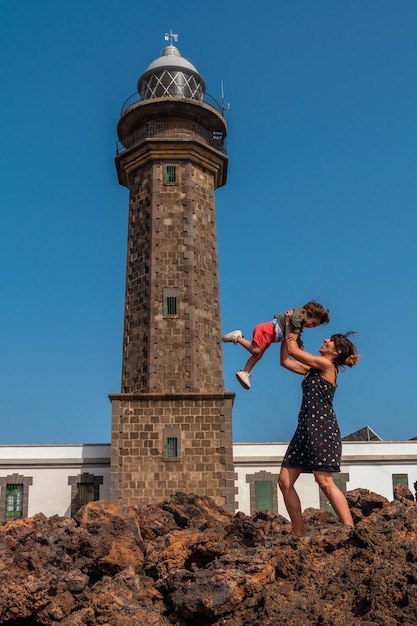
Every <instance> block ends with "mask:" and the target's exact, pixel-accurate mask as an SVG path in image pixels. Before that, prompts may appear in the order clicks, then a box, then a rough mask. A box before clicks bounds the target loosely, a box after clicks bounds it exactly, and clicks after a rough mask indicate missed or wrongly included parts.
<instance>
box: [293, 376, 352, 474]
mask: <svg viewBox="0 0 417 626" xmlns="http://www.w3.org/2000/svg"><path fill="white" fill-rule="evenodd" d="M301 386H302V390H303V399H302V403H301V409H300V413H299V415H298V426H297V430H296V431H295V433H294V436H293V438H292V439H291V441H290V444H289V446H288V449H287V452H286V454H285V457H284V461H283V463H282V465H283V467H301V468H302V469H303V472H313V471H324V472H339V471H340V459H341V456H342V440H341V437H340V430H339V425H338V423H337V419H336V415H335V412H334V409H333V396H334V393H335V391H336V387H335V386H334V385H332V384H331V383H329V381H327V380H325V379H324V378H323V377H322V375H321V373H320V371H319V370H317V369H311V370H310V371H309V372H308V374H307V375H306V376H305V378H304V380H303V382H302V385H301Z"/></svg>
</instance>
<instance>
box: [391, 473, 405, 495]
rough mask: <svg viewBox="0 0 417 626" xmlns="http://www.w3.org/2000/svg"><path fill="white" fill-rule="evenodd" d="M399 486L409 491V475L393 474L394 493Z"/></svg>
mask: <svg viewBox="0 0 417 626" xmlns="http://www.w3.org/2000/svg"><path fill="white" fill-rule="evenodd" d="M397 485H402V486H403V487H407V489H408V474H393V475H392V491H393V492H394V489H395V487H397Z"/></svg>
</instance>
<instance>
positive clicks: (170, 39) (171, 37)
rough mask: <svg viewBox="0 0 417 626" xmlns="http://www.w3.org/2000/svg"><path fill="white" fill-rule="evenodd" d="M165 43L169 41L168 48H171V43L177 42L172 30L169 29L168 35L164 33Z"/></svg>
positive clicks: (176, 36)
mask: <svg viewBox="0 0 417 626" xmlns="http://www.w3.org/2000/svg"><path fill="white" fill-rule="evenodd" d="M165 41H169V45H170V46H172V42H173V41H175V42H177V41H178V35H177V34H176V33H173V32H172V28H171V29H170V31H169V33H165Z"/></svg>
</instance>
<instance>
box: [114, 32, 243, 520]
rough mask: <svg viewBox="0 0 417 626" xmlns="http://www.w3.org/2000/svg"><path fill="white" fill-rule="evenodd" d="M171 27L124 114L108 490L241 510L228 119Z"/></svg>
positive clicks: (124, 499) (123, 497)
mask: <svg viewBox="0 0 417 626" xmlns="http://www.w3.org/2000/svg"><path fill="white" fill-rule="evenodd" d="M173 37H175V36H173V35H172V34H171V36H170V41H169V45H167V46H166V47H164V49H163V50H162V52H161V54H160V56H159V57H158V58H157V59H155V60H154V61H152V62H151V63H150V64H149V65H148V67H147V68H146V70H145V71H144V73H143V74H142V75H141V76H140V77H139V79H138V82H137V91H136V92H135V93H134V94H133V96H131V97H130V98H128V99H127V100H126V101H125V103H124V104H123V106H122V109H121V114H120V119H119V121H118V124H117V135H118V144H117V153H116V158H115V164H116V170H117V176H118V180H119V183H120V184H121V185H123V186H124V187H126V188H127V189H128V191H129V212H128V229H127V230H128V234H127V260H126V286H125V308H124V330H123V353H122V375H121V391H120V393H118V394H110V396H109V397H110V400H111V404H112V440H111V499H112V501H113V502H116V503H119V504H125V505H135V504H138V503H159V502H161V500H163V499H165V498H168V497H169V496H171V495H172V494H173V493H175V492H177V491H181V492H186V493H196V494H198V495H202V496H210V497H212V498H213V499H214V501H215V502H216V503H217V504H218V505H220V506H223V507H225V508H226V509H227V510H230V511H233V510H234V508H235V488H234V470H233V451H232V406H233V400H234V394H233V393H229V392H225V390H224V377H223V357H222V347H221V329H220V301H219V279H218V255H217V233H216V212H215V197H214V195H215V190H216V189H218V188H219V187H221V186H222V185H225V183H226V179H227V165H228V157H227V153H226V134H227V126H226V121H225V118H224V114H223V113H224V112H223V110H222V107H221V106H220V105H219V104H218V103H217V102H216V101H215V100H213V99H212V98H210V96H208V94H207V93H206V85H205V81H204V79H203V77H202V76H201V75H200V74H199V72H198V71H197V69H196V68H195V66H194V65H193V63H191V62H190V61H189V60H188V59H186V58H184V57H183V56H181V54H180V51H179V49H178V48H177V47H176V46H174V45H173Z"/></svg>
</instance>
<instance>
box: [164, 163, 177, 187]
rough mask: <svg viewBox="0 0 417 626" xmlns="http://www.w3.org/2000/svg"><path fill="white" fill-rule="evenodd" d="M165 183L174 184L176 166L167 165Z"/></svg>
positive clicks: (175, 180)
mask: <svg viewBox="0 0 417 626" xmlns="http://www.w3.org/2000/svg"><path fill="white" fill-rule="evenodd" d="M165 182H166V183H176V182H177V167H176V165H167V166H166V168H165Z"/></svg>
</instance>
